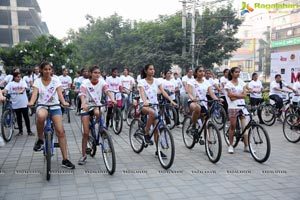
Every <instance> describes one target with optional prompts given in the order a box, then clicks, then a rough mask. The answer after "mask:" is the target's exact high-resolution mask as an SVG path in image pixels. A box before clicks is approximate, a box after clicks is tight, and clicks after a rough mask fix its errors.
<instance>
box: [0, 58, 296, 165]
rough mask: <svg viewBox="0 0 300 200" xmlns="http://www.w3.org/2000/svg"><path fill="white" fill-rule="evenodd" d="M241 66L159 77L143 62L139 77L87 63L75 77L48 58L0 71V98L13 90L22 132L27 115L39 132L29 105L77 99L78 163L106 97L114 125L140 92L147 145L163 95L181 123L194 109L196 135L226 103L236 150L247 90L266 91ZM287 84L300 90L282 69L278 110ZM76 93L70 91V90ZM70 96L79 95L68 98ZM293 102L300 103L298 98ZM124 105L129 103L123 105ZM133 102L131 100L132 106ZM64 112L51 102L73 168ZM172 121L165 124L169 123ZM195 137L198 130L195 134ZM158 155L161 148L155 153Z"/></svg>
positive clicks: (273, 94)
mask: <svg viewBox="0 0 300 200" xmlns="http://www.w3.org/2000/svg"><path fill="white" fill-rule="evenodd" d="M240 72H241V70H240V68H238V67H233V68H231V69H225V70H224V71H223V76H222V77H221V78H220V79H218V78H217V76H216V75H215V74H214V73H213V72H212V71H211V70H205V68H204V67H203V66H198V67H196V68H195V69H194V70H192V69H189V70H188V71H187V72H186V74H185V75H183V76H182V77H180V74H179V72H177V71H172V70H166V71H164V72H160V77H159V78H155V68H154V65H153V64H147V65H145V66H144V67H143V69H142V70H141V73H140V74H137V75H138V76H137V78H136V79H135V78H134V75H133V74H132V73H131V72H130V70H129V68H128V67H124V68H123V72H122V75H121V76H119V71H118V69H117V68H113V69H112V70H111V72H110V73H109V76H108V75H107V74H106V72H104V71H102V72H101V70H100V68H99V67H98V66H91V67H90V68H89V69H87V68H83V69H81V71H78V72H75V77H74V79H73V80H72V79H71V77H70V76H69V75H68V69H63V70H62V75H60V76H57V75H55V74H54V73H53V67H52V64H51V63H49V62H43V63H41V65H40V66H36V67H35V68H34V70H33V71H30V70H29V71H28V72H27V73H26V75H25V76H24V77H22V76H21V73H20V69H19V68H16V69H14V70H13V71H12V74H9V75H7V76H3V75H0V86H1V90H0V101H5V99H6V98H5V96H4V93H9V94H10V95H11V100H12V106H13V109H14V111H15V113H16V117H17V124H18V129H19V133H18V134H17V135H19V136H20V135H23V127H22V116H23V118H24V121H25V125H26V129H27V134H28V135H29V136H34V135H35V134H34V133H33V131H32V130H31V126H30V118H29V112H28V108H32V107H34V105H35V104H36V101H37V104H44V105H53V104H61V105H63V106H70V105H72V104H73V106H74V107H76V108H75V111H76V115H80V116H81V121H82V127H83V133H82V156H81V157H80V159H79V161H78V164H79V165H84V164H85V163H86V159H87V156H86V148H87V141H88V136H89V132H90V130H89V128H90V127H89V122H90V117H91V116H95V117H96V118H99V117H100V116H101V114H102V111H101V109H99V108H98V107H97V106H99V105H101V104H102V103H103V101H105V102H107V103H108V109H107V114H106V120H105V122H106V127H107V128H110V127H111V126H112V124H110V121H111V114H112V108H113V107H114V106H118V107H125V106H126V101H124V99H128V98H129V99H131V98H133V97H132V96H133V95H132V94H134V93H138V94H139V96H140V104H139V110H140V111H141V112H142V113H143V114H144V115H146V116H147V122H146V126H145V136H144V141H145V143H146V144H148V145H153V144H154V143H157V142H158V141H157V138H158V132H157V131H156V132H155V133H154V141H152V140H151V137H150V136H149V132H150V129H151V126H154V125H155V123H156V122H157V116H158V109H157V107H155V106H152V105H153V104H158V103H159V101H160V96H162V97H163V98H165V99H166V101H167V102H168V103H170V104H172V105H173V106H174V107H175V108H176V112H177V118H178V119H176V126H177V128H180V127H181V124H180V120H179V116H180V114H179V113H180V112H184V113H185V114H189V115H190V116H191V117H192V129H191V132H192V134H195V132H196V125H197V123H198V121H199V119H201V118H202V121H203V117H204V116H205V114H206V113H207V112H208V110H209V106H210V105H209V104H210V101H209V100H216V101H219V102H220V103H222V105H223V107H224V109H225V111H226V118H227V120H229V121H230V127H229V143H230V145H229V147H228V153H231V154H232V153H234V148H233V146H232V143H233V137H234V129H235V126H236V122H237V116H238V115H239V113H240V110H241V107H239V105H245V104H246V103H245V99H246V96H247V93H250V104H251V105H253V106H254V105H258V104H260V103H261V102H262V100H263V96H262V92H263V91H264V90H265V88H263V85H262V83H261V81H259V80H258V75H257V74H256V73H253V75H252V80H251V81H250V82H249V83H248V84H246V83H245V82H244V81H243V80H242V79H240V78H239V74H240ZM284 87H286V88H288V89H290V90H292V91H293V92H294V93H295V94H298V93H299V92H300V82H299V83H297V84H294V87H290V86H288V85H287V84H285V83H284V82H283V81H282V80H281V76H280V75H279V74H278V75H276V76H275V80H274V81H273V82H272V83H271V85H270V99H272V100H274V101H275V102H276V108H277V109H278V113H277V114H278V115H280V114H281V113H280V110H281V108H282V106H283V103H282V98H283V97H282V92H286V90H285V89H284ZM73 91H74V94H73V95H71V92H73ZM134 91H136V92H134ZM66 96H68V97H71V96H74V99H73V100H74V101H72V100H71V98H68V101H67V100H66ZM293 101H295V102H298V97H295V98H294V99H293ZM124 104H125V105H124ZM127 106H128V105H127ZM35 112H36V131H37V140H36V142H35V144H34V148H33V150H34V151H41V150H42V149H43V129H44V122H45V120H46V118H47V116H48V111H47V109H46V108H45V107H42V106H39V107H37V108H36V110H35ZM62 115H63V111H62V109H61V108H60V107H59V106H57V107H51V109H50V117H51V120H52V121H53V123H54V125H55V126H54V127H55V133H56V136H57V138H58V142H59V146H60V150H61V153H62V157H63V160H62V166H63V167H66V168H69V169H74V168H75V165H74V164H73V163H72V162H71V161H69V160H68V155H67V140H66V136H65V132H64V127H63V120H62V118H63V116H62ZM258 117H259V122H260V123H263V121H262V117H261V110H258ZM168 120H170V119H167V120H166V123H167V124H169V122H168ZM241 121H242V125H244V124H245V118H243V119H241ZM195 137H196V134H195ZM243 141H244V144H245V148H244V151H245V152H249V149H248V148H247V146H248V140H247V137H245V138H244V140H243ZM0 145H1V146H3V145H4V141H3V139H2V137H1V136H0ZM155 155H157V151H156V152H155Z"/></svg>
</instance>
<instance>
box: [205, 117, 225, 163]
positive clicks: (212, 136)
mask: <svg viewBox="0 0 300 200" xmlns="http://www.w3.org/2000/svg"><path fill="white" fill-rule="evenodd" d="M204 139H205V151H206V155H207V157H208V159H209V160H210V161H211V162H212V163H216V162H218V161H219V160H220V157H221V153H222V141H221V135H220V132H219V130H218V128H217V127H216V125H214V124H213V123H212V122H211V121H209V122H208V124H207V128H206V130H205V136H204Z"/></svg>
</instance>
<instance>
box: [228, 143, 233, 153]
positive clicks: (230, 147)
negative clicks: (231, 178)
mask: <svg viewBox="0 0 300 200" xmlns="http://www.w3.org/2000/svg"><path fill="white" fill-rule="evenodd" d="M228 153H230V154H233V153H234V149H233V146H231V145H230V146H229V147H228Z"/></svg>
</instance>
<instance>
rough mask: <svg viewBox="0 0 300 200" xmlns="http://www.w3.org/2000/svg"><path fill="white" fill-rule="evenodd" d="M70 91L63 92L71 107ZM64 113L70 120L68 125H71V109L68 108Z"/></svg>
mask: <svg viewBox="0 0 300 200" xmlns="http://www.w3.org/2000/svg"><path fill="white" fill-rule="evenodd" d="M70 92H71V91H70V90H69V89H66V90H64V91H63V96H64V99H65V101H66V102H68V103H69V104H70V105H71V102H72V101H71V98H70ZM63 113H65V114H66V115H67V118H68V123H71V117H70V108H69V107H66V108H64V109H63Z"/></svg>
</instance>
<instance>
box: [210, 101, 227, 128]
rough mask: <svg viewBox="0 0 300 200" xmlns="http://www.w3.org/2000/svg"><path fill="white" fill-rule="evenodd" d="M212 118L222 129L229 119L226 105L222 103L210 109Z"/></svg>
mask: <svg viewBox="0 0 300 200" xmlns="http://www.w3.org/2000/svg"><path fill="white" fill-rule="evenodd" d="M209 116H210V119H211V120H212V121H213V122H214V124H215V125H216V127H217V128H218V129H219V130H222V129H223V128H224V126H225V122H226V120H227V117H226V116H227V115H226V112H225V109H224V107H223V106H222V105H221V104H219V103H218V104H217V105H216V106H215V107H214V109H211V110H210V115H209Z"/></svg>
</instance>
